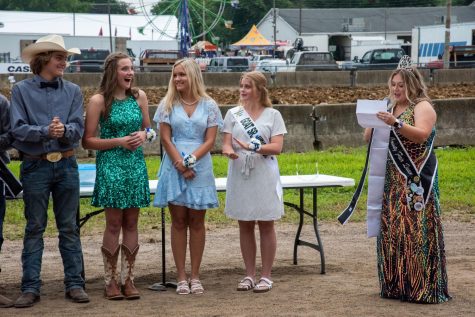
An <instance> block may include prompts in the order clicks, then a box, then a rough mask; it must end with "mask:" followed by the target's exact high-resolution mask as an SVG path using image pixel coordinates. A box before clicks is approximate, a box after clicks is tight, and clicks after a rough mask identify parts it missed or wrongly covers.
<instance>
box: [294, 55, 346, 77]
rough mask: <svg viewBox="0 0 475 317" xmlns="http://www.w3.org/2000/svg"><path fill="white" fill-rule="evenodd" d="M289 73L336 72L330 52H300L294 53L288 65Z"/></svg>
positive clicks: (336, 66) (334, 62) (335, 65)
mask: <svg viewBox="0 0 475 317" xmlns="http://www.w3.org/2000/svg"><path fill="white" fill-rule="evenodd" d="M288 70H289V71H297V72H299V71H314V70H338V64H337V63H336V61H335V59H334V58H333V55H332V54H331V53H330V52H318V51H301V52H296V53H295V54H294V56H293V57H292V60H291V61H290V63H289V68H288Z"/></svg>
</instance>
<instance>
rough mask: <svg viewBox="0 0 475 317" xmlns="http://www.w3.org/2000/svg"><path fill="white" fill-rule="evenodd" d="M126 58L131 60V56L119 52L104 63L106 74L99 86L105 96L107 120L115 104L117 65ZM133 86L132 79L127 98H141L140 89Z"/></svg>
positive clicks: (111, 55)
mask: <svg viewBox="0 0 475 317" xmlns="http://www.w3.org/2000/svg"><path fill="white" fill-rule="evenodd" d="M124 58H128V59H130V56H129V55H127V54H125V53H121V52H118V53H112V54H109V56H107V58H106V60H105V61H104V73H103V74H102V79H101V84H100V85H99V93H100V94H101V95H103V96H104V107H105V111H104V119H106V120H107V118H109V115H110V112H111V108H112V103H113V102H114V93H115V89H116V87H117V64H118V62H119V60H121V59H124ZM133 84H134V79H133V78H132V82H131V85H130V88H129V89H127V90H126V91H125V94H126V95H127V96H134V98H135V99H137V98H138V96H139V89H138V88H136V87H132V86H133Z"/></svg>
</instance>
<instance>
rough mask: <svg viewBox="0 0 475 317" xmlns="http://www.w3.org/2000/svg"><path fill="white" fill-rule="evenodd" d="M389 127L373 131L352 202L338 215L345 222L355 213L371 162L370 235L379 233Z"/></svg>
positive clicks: (368, 210) (368, 211)
mask: <svg viewBox="0 0 475 317" xmlns="http://www.w3.org/2000/svg"><path fill="white" fill-rule="evenodd" d="M388 139H389V128H375V129H372V131H371V137H370V140H369V142H368V150H367V152H366V161H365V166H364V168H363V171H362V174H361V178H360V181H359V183H358V187H357V189H356V191H355V193H354V194H353V198H352V199H351V202H350V204H349V205H348V207H346V209H345V210H343V212H342V213H341V214H340V215H339V216H338V221H339V222H340V223H341V224H345V223H346V222H347V221H348V220H349V218H350V217H351V215H352V214H353V212H354V210H355V207H356V204H357V203H358V199H359V197H360V195H361V191H362V190H363V186H364V182H365V178H366V174H367V171H368V163H369V162H370V164H369V176H368V198H367V201H368V202H367V207H368V208H367V225H368V237H372V236H375V232H377V233H379V225H380V217H381V207H382V198H383V190H384V175H385V170H386V158H387V151H388Z"/></svg>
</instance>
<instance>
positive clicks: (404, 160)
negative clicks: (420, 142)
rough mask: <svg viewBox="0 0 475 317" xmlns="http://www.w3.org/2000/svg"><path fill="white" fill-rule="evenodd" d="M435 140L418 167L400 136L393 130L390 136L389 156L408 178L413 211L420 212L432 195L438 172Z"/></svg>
mask: <svg viewBox="0 0 475 317" xmlns="http://www.w3.org/2000/svg"><path fill="white" fill-rule="evenodd" d="M433 146H434V140H432V142H431V144H430V146H429V149H428V151H429V153H430V154H429V155H427V157H426V159H425V161H424V162H423V163H422V164H421V166H420V168H419V169H417V168H416V166H415V164H414V162H413V161H412V160H411V157H410V156H409V153H407V150H406V149H405V148H404V146H403V144H402V142H401V139H399V136H398V135H397V134H396V133H394V131H393V130H391V133H390V137H389V156H390V158H391V160H392V161H393V162H394V164H395V165H396V167H397V169H398V171H399V173H401V174H402V175H403V176H404V178H405V179H406V188H407V190H406V199H407V205H408V206H409V208H410V210H411V211H412V212H419V211H421V210H423V209H424V208H425V205H426V203H427V200H428V199H429V197H430V192H431V191H432V186H433V184H434V180H435V175H436V172H437V165H438V163H437V158H436V157H435V154H434V151H433Z"/></svg>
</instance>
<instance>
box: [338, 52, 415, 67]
mask: <svg viewBox="0 0 475 317" xmlns="http://www.w3.org/2000/svg"><path fill="white" fill-rule="evenodd" d="M404 55H406V53H405V52H404V50H403V49H402V48H378V49H374V50H371V51H368V52H366V53H365V54H364V55H363V58H361V59H359V60H358V59H355V61H354V63H352V64H351V65H350V66H347V68H350V69H395V68H396V67H397V65H398V63H399V60H400V59H401V57H403V56H404Z"/></svg>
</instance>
